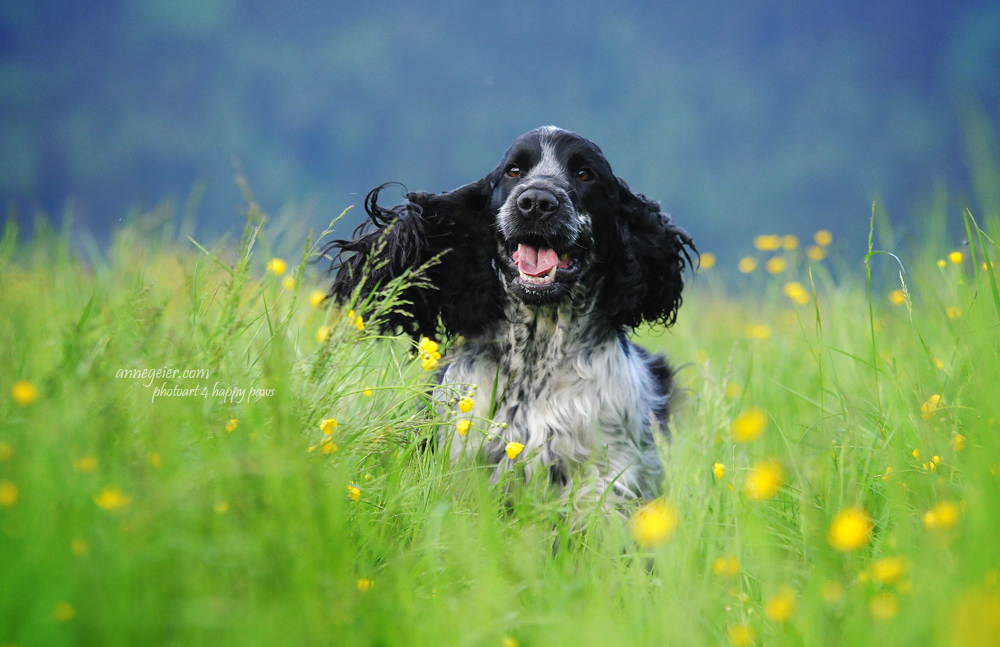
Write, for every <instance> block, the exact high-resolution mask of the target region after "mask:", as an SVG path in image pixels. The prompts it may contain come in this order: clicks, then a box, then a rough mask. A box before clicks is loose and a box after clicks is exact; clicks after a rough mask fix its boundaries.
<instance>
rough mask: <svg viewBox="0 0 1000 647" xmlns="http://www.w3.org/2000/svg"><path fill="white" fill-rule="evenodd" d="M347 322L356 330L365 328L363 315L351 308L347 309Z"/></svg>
mask: <svg viewBox="0 0 1000 647" xmlns="http://www.w3.org/2000/svg"><path fill="white" fill-rule="evenodd" d="M347 322H348V323H350V324H352V325H353V326H354V327H355V328H357V329H358V330H364V329H365V320H364V317H362V316H361V315H359V314H357V313H355V312H354V311H353V310H348V311H347Z"/></svg>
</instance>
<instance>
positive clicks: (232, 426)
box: [226, 418, 240, 434]
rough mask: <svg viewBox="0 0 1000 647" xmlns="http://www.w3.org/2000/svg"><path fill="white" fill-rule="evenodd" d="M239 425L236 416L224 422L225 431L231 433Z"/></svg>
mask: <svg viewBox="0 0 1000 647" xmlns="http://www.w3.org/2000/svg"><path fill="white" fill-rule="evenodd" d="M239 426H240V421H239V419H238V418H232V419H231V420H230V421H229V422H227V423H226V433H227V434H231V433H233V432H234V431H236V428H237V427H239Z"/></svg>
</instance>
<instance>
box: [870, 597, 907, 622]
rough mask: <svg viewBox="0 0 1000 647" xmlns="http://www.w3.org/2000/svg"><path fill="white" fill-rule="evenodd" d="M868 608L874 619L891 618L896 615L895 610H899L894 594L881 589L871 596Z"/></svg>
mask: <svg viewBox="0 0 1000 647" xmlns="http://www.w3.org/2000/svg"><path fill="white" fill-rule="evenodd" d="M868 610H869V611H871V614H872V617H873V618H875V619H876V620H892V619H893V618H895V617H896V612H897V611H899V603H898V602H896V596H895V595H893V594H892V593H889V592H888V591H882V592H881V593H878V594H877V595H875V597H873V598H872V601H871V604H869V605H868Z"/></svg>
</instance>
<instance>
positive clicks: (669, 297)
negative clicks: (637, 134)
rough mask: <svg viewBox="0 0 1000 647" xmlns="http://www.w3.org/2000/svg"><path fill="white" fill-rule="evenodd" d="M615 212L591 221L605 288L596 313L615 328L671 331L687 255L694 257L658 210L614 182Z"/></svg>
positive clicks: (686, 238)
mask: <svg viewBox="0 0 1000 647" xmlns="http://www.w3.org/2000/svg"><path fill="white" fill-rule="evenodd" d="M617 202H618V209H617V213H616V214H614V215H613V217H611V218H606V219H595V222H594V226H595V234H596V235H595V239H596V242H597V246H598V254H597V256H598V258H599V259H600V263H601V270H600V271H601V273H602V274H603V276H604V280H603V286H602V289H601V293H600V296H599V297H598V303H597V308H598V310H599V311H601V312H603V313H604V314H605V315H606V316H608V317H609V318H610V320H611V323H612V324H613V325H615V326H619V327H630V328H635V327H637V326H639V325H640V324H641V323H643V322H649V323H659V324H662V325H664V326H669V325H671V324H673V323H674V321H676V319H677V309H678V308H679V307H680V305H681V292H682V291H683V289H684V268H685V266H687V265H691V255H690V252H694V253H695V254H697V253H698V250H696V249H695V247H694V242H693V241H692V240H691V237H690V236H688V234H687V233H686V232H684V230H683V229H681V228H679V227H677V226H676V225H674V224H673V222H672V221H671V219H670V216H668V215H667V214H665V213H663V212H661V211H660V205H659V204H657V203H656V202H654V201H652V200H650V199H648V198H647V197H646V196H644V195H642V194H636V193H632V191H631V190H629V188H628V185H627V184H625V182H624V181H623V180H621V179H618V200H617Z"/></svg>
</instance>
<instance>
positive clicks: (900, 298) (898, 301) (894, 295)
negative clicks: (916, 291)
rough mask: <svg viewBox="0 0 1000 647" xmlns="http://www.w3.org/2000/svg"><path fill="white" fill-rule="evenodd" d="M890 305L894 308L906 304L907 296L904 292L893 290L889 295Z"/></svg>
mask: <svg viewBox="0 0 1000 647" xmlns="http://www.w3.org/2000/svg"><path fill="white" fill-rule="evenodd" d="M889 303H891V304H892V305H894V306H901V305H903V304H904V303H906V294H904V293H903V291H902V290H893V291H892V292H890V293H889Z"/></svg>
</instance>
